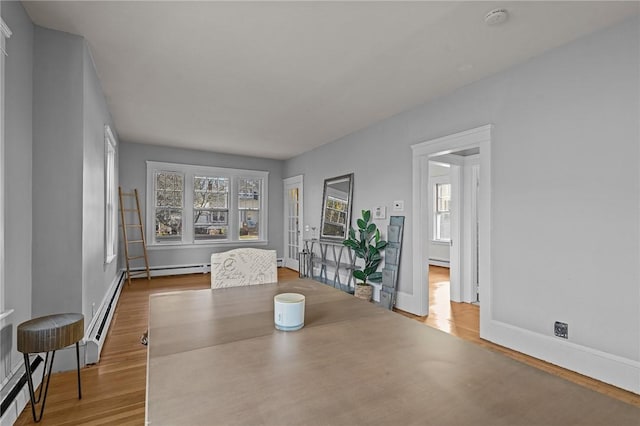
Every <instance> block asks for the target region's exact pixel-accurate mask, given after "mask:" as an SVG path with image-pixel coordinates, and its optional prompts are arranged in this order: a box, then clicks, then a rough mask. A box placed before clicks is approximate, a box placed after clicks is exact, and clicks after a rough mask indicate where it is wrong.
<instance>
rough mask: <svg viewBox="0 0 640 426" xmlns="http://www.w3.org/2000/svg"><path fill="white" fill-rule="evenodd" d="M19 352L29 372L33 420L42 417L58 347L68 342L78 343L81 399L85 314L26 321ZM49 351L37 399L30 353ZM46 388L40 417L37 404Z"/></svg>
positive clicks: (19, 343) (19, 328) (37, 420)
mask: <svg viewBox="0 0 640 426" xmlns="http://www.w3.org/2000/svg"><path fill="white" fill-rule="evenodd" d="M17 334H18V335H17V340H18V351H20V352H22V353H23V355H24V366H25V369H26V372H27V383H28V385H29V397H30V399H31V413H32V414H33V420H34V421H35V422H36V423H37V422H39V421H40V420H42V414H43V413H44V404H45V402H46V400H47V391H48V390H49V381H50V380H51V370H52V368H53V357H54V355H55V354H56V350H58V349H62V348H65V347H67V346H69V345H72V344H74V343H75V344H76V361H77V363H78V399H82V389H81V385H80V346H79V342H80V340H82V338H83V337H84V316H83V315H82V314H54V315H47V316H44V317H39V318H34V319H32V320H29V321H25V322H23V323H22V324H20V325H19V326H18V333H17ZM41 352H46V353H47V355H46V357H45V360H44V369H43V370H42V382H41V384H40V392H39V395H38V399H37V400H36V398H35V392H34V390H33V379H32V378H31V374H32V371H31V367H30V365H29V354H32V353H41ZM49 352H51V359H50V360H49ZM47 361H49V367H48V369H49V374H48V375H47V384H46V387H45V384H44V376H45V373H46V371H47ZM43 387H44V388H45V390H44V398H42V406H41V407H40V417H39V418H38V417H36V408H35V406H36V404H37V403H39V402H40V398H41V397H42V388H43Z"/></svg>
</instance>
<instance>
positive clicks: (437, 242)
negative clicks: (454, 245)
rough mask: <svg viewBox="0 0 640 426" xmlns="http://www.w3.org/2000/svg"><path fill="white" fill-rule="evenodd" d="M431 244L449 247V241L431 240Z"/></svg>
mask: <svg viewBox="0 0 640 426" xmlns="http://www.w3.org/2000/svg"><path fill="white" fill-rule="evenodd" d="M431 243H432V244H436V245H439V246H450V245H451V240H431Z"/></svg>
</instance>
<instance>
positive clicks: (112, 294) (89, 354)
mask: <svg viewBox="0 0 640 426" xmlns="http://www.w3.org/2000/svg"><path fill="white" fill-rule="evenodd" d="M123 282H124V274H123V273H122V272H121V273H119V274H117V275H116V276H115V278H114V280H113V282H112V283H111V285H110V286H109V289H108V290H107V292H106V293H105V295H104V297H103V298H102V302H101V303H100V306H99V307H98V311H97V312H96V314H95V315H94V316H93V318H92V319H91V323H90V324H89V327H88V328H87V337H86V338H85V354H84V355H85V358H84V360H85V363H86V364H95V363H97V362H98V361H100V352H101V351H102V346H103V345H104V341H105V340H106V337H107V332H108V331H109V327H110V326H111V320H112V319H113V314H114V312H115V311H116V306H117V304H118V299H119V298H120V291H121V290H122V284H123Z"/></svg>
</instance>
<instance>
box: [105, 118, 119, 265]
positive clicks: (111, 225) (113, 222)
mask: <svg viewBox="0 0 640 426" xmlns="http://www.w3.org/2000/svg"><path fill="white" fill-rule="evenodd" d="M116 147H117V143H116V138H115V137H114V136H113V132H112V131H111V127H109V126H108V125H105V126H104V180H105V184H104V206H105V215H104V235H105V238H104V258H105V264H109V263H111V262H113V260H114V259H115V258H116V257H118V190H117V187H118V185H117V180H118V179H117V168H116V164H118V162H117V155H118V151H117V148H116ZM110 156H112V164H111V166H112V168H111V170H109V168H110V167H109V166H110V164H109V157H110ZM109 203H111V205H112V206H113V208H112V209H111V212H109V209H108V206H109ZM109 237H111V238H109Z"/></svg>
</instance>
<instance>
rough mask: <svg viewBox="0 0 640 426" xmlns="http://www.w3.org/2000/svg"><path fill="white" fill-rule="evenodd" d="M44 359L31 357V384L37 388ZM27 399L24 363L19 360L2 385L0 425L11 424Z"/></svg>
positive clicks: (27, 390) (37, 356) (38, 356)
mask: <svg viewBox="0 0 640 426" xmlns="http://www.w3.org/2000/svg"><path fill="white" fill-rule="evenodd" d="M43 368H44V360H43V359H42V357H41V356H40V355H36V356H35V357H34V358H32V359H31V371H33V386H34V387H35V388H37V387H38V386H39V385H40V380H41V379H42V369H43ZM28 401H29V389H28V386H27V375H26V372H25V370H24V363H23V362H20V364H19V367H18V369H16V370H15V371H14V372H13V374H12V375H11V377H9V380H8V381H7V382H6V383H5V384H4V385H3V386H2V402H1V403H0V425H2V426H4V425H12V424H14V423H15V421H16V420H17V419H18V416H20V413H22V410H24V407H26V406H27V402H28Z"/></svg>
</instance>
